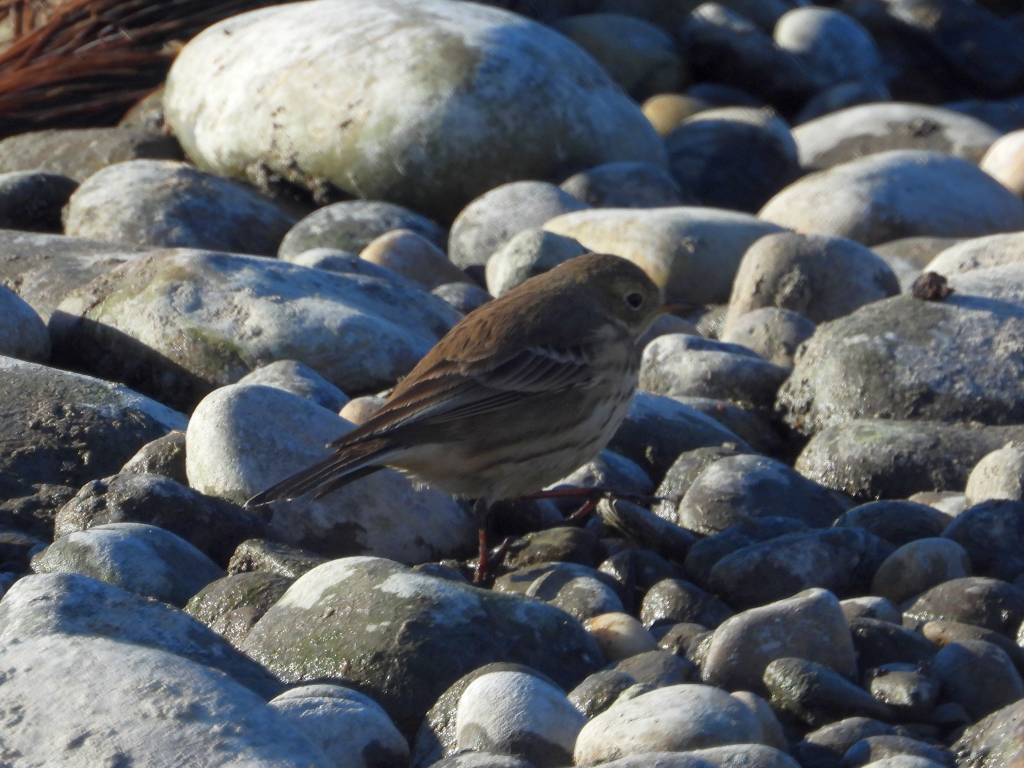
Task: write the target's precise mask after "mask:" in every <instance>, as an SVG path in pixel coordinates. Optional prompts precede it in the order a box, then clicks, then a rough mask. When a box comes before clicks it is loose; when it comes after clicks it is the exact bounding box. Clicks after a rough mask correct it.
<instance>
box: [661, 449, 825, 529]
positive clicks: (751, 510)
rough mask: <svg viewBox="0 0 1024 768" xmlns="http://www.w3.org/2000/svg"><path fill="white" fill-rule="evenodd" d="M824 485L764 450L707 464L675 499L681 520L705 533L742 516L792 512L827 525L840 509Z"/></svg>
mask: <svg viewBox="0 0 1024 768" xmlns="http://www.w3.org/2000/svg"><path fill="white" fill-rule="evenodd" d="M843 511H844V509H843V507H842V505H841V504H840V503H839V502H838V501H837V500H836V498H835V497H834V496H833V495H832V493H831V492H830V491H828V490H827V489H826V488H823V487H822V486H820V485H818V484H816V483H813V482H811V481H809V480H807V479H806V478H805V477H803V476H802V475H800V474H798V473H797V472H796V471H795V470H793V469H792V468H790V467H788V466H786V465H785V464H783V463H782V462H780V461H776V460H774V459H769V458H768V457H767V456H752V455H739V456H725V457H723V458H721V459H719V460H718V461H716V462H714V463H712V464H710V465H708V466H707V467H706V468H705V469H704V470H703V471H702V472H701V473H700V474H699V475H698V476H697V478H696V479H695V480H694V481H693V483H692V484H691V485H690V488H689V489H688V490H687V492H686V495H685V496H684V497H683V500H682V501H681V502H680V504H679V507H678V510H677V516H678V521H679V524H680V525H681V526H683V527H684V528H688V529H690V530H692V531H696V532H698V533H701V534H704V535H709V534H714V533H719V532H721V531H724V530H725V529H726V528H729V527H730V526H733V525H736V524H737V523H740V522H742V521H743V520H745V519H746V518H748V517H767V516H781V517H792V518H796V519H798V520H801V521H803V522H805V523H806V524H808V525H810V526H813V527H821V528H823V527H827V526H830V525H832V523H833V522H834V521H835V519H836V518H838V517H839V515H841V514H842V513H843Z"/></svg>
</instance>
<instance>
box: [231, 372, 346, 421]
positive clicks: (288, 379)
mask: <svg viewBox="0 0 1024 768" xmlns="http://www.w3.org/2000/svg"><path fill="white" fill-rule="evenodd" d="M238 383H239V384H259V385H262V386H265V387H275V388H277V389H282V390H284V391H285V392H291V393H292V394H293V395H298V396H299V397H304V398H306V399H307V400H309V401H310V402H313V403H316V404H317V405H319V406H321V407H323V408H326V409H327V410H329V411H334V412H335V413H337V412H338V411H340V410H341V409H342V408H344V407H345V405H346V404H347V403H348V402H349V398H348V395H346V394H345V393H344V392H342V391H341V390H340V389H338V388H337V387H336V386H334V385H333V384H331V382H329V381H327V379H325V378H324V377H323V376H321V375H320V374H319V373H317V372H316V371H314V370H313V369H312V368H310V367H309V366H308V365H306V364H304V363H300V362H298V361H297V360H277V361H276V362H273V363H269V364H268V365H264V366H261V367H259V368H257V369H256V370H255V371H252V372H251V373H247V374H245V376H243V377H242V378H240V379H239V380H238Z"/></svg>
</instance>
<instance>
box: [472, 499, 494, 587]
mask: <svg viewBox="0 0 1024 768" xmlns="http://www.w3.org/2000/svg"><path fill="white" fill-rule="evenodd" d="M490 509H491V505H490V504H489V503H488V502H487V499H477V500H476V501H475V502H473V514H474V515H476V524H477V528H478V530H479V532H480V557H479V560H477V564H476V573H474V574H473V583H474V584H479V583H481V582H482V581H484V580H485V579H486V578H487V577H488V575H489V574H488V571H489V563H488V557H487V514H488V512H490Z"/></svg>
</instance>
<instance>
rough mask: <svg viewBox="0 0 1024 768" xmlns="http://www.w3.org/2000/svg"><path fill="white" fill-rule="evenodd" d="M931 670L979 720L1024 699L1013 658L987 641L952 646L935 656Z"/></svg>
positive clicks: (1023, 690) (1022, 688) (954, 698)
mask: <svg viewBox="0 0 1024 768" xmlns="http://www.w3.org/2000/svg"><path fill="white" fill-rule="evenodd" d="M932 671H933V673H934V674H935V676H936V677H938V678H939V680H941V681H942V685H943V687H944V689H945V690H946V691H947V693H948V694H949V695H950V697H951V698H952V699H953V700H954V701H957V702H959V703H960V704H962V705H963V707H964V709H966V710H967V712H968V713H969V714H970V715H971V717H972V718H974V719H976V720H980V719H981V718H983V717H985V716H986V715H988V714H991V713H992V712H995V711H996V710H997V709H1001V708H1002V707H1005V706H1007V705H1009V704H1012V703H1014V702H1015V701H1018V700H1019V699H1021V698H1024V682H1022V680H1021V676H1020V673H1019V672H1018V671H1017V669H1016V668H1015V667H1014V666H1013V662H1012V661H1011V660H1010V657H1009V656H1008V655H1007V654H1006V652H1005V651H1004V650H1003V649H1002V648H1000V647H999V646H997V645H995V644H993V643H988V642H985V641H984V640H960V641H959V642H956V643H949V644H948V645H947V646H945V647H944V648H943V649H942V650H941V651H939V652H938V653H937V654H936V655H935V659H934V660H933V661H932Z"/></svg>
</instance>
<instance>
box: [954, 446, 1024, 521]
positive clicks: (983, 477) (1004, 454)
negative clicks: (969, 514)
mask: <svg viewBox="0 0 1024 768" xmlns="http://www.w3.org/2000/svg"><path fill="white" fill-rule="evenodd" d="M964 495H965V496H966V497H967V503H968V505H970V506H974V505H975V504H980V503H981V502H983V501H989V500H990V499H1013V500H1015V501H1021V500H1024V443H1009V444H1007V445H1005V446H1003V447H1002V448H1000V449H999V450H998V451H993V452H992V453H990V454H988V455H986V456H985V457H984V458H983V459H982V460H981V461H979V462H978V463H977V464H976V465H975V467H974V469H973V470H971V474H970V476H969V477H968V478H967V488H966V490H965V491H964Z"/></svg>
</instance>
